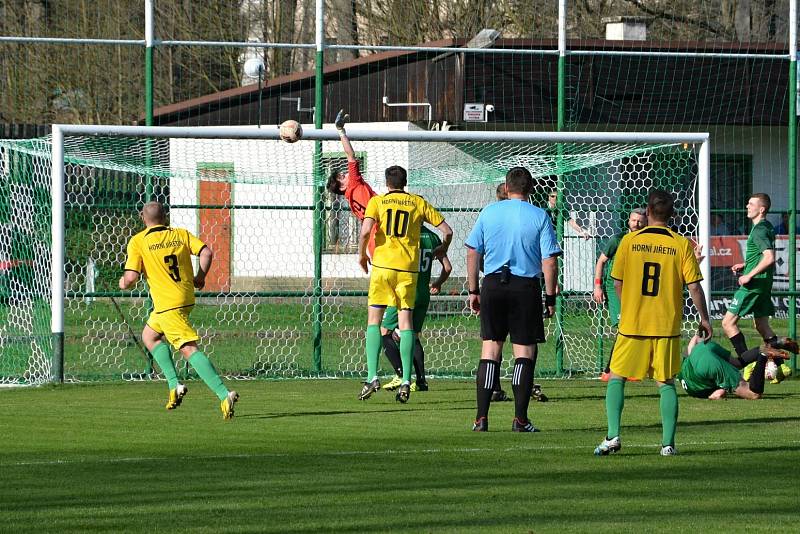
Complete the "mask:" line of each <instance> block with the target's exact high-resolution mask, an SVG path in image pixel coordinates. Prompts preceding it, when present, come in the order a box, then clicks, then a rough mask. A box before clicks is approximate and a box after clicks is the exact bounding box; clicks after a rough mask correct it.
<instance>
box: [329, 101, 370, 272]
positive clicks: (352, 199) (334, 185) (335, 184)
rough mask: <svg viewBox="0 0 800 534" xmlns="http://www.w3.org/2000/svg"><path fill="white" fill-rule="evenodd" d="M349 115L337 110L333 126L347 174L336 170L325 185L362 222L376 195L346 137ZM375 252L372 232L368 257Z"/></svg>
mask: <svg viewBox="0 0 800 534" xmlns="http://www.w3.org/2000/svg"><path fill="white" fill-rule="evenodd" d="M349 118H350V115H347V114H345V112H344V110H343V109H342V110H339V113H338V114H337V115H336V119H335V122H334V124H335V125H336V129H337V130H338V131H339V139H340V140H341V141H342V149H343V150H344V153H345V155H346V156H347V172H341V171H339V170H338V169H337V170H334V171H333V172H331V174H330V175H329V176H328V182H327V184H326V185H325V189H327V190H328V191H329V192H330V193H332V194H334V195H344V198H345V200H347V203H348V204H349V205H350V211H352V212H353V215H355V216H356V218H357V219H358V220H359V222H361V221H363V220H364V212H365V211H366V209H367V204H368V203H369V199H371V198H372V197H374V196H375V195H376V193H375V191H374V190H373V189H372V187H370V185H369V184H368V183H367V182H365V181H364V177H363V176H361V169H360V167H359V162H358V159H357V158H356V153H355V150H353V146H352V145H351V144H350V138H348V137H347V132H346V131H345V129H344V125H345V124H347V120H348V119H349ZM374 250H375V232H374V231H373V232H372V234H371V235H370V239H369V255H370V257H371V256H372V253H373V251H374Z"/></svg>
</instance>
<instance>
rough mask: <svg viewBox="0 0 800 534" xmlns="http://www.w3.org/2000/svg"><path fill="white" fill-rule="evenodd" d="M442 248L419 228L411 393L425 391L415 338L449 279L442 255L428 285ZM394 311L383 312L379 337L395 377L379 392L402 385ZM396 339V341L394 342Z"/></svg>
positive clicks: (422, 353)
mask: <svg viewBox="0 0 800 534" xmlns="http://www.w3.org/2000/svg"><path fill="white" fill-rule="evenodd" d="M441 244H442V240H441V239H439V236H438V235H436V233H435V232H432V231H430V230H429V229H428V228H426V227H425V226H423V227H422V229H421V231H420V236H419V276H418V278H417V296H416V297H415V299H414V313H413V319H412V322H413V325H414V374H415V375H416V377H417V380H416V381H415V382H414V383H413V384H411V391H428V381H427V380H426V379H425V349H423V347H422V343H421V342H420V339H419V335H420V333H421V332H422V327H423V325H424V324H425V318H426V316H427V314H428V306H429V305H430V303H431V295H438V294H439V291H440V290H441V287H442V284H444V283H445V281H446V280H447V279H448V278H449V277H450V273H451V272H452V271H453V266H452V265H451V264H450V259H449V258H448V257H447V255H446V254H445V255H444V256H442V257H441V258H438V260H439V263H441V265H442V271H441V273H440V274H439V277H438V278H437V279H436V280H434V281H433V282H431V271H432V269H433V251H434V250H436V248H437V247H438V246H439V245H441ZM398 324H399V323H398V321H397V308H396V307H394V306H390V307H388V308H386V313H385V314H384V316H383V323H382V324H381V336H382V340H383V351H384V353H385V354H386V358H387V359H388V360H389V363H390V364H391V365H392V369H394V371H395V373H396V375H397V376H395V377H394V378H393V379H392V381H391V382H389V383H388V384H386V385H385V386H383V389H386V390H389V391H394V390H395V389H397V388H398V387H399V386H400V385H401V384H402V383H403V380H402V368H403V364H402V360H401V358H400V347H399V346H398V342H399V341H400V338H399V335H397V334H396V333H395V329H396V328H397V327H398ZM395 337H396V338H395Z"/></svg>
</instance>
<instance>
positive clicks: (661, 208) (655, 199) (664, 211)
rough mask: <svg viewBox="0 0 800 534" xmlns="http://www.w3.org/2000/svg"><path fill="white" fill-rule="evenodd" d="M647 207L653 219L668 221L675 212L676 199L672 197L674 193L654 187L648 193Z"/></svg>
mask: <svg viewBox="0 0 800 534" xmlns="http://www.w3.org/2000/svg"><path fill="white" fill-rule="evenodd" d="M647 209H648V211H649V212H650V216H651V217H653V219H655V220H657V221H660V222H667V221H669V220H670V219H671V218H672V215H673V214H674V213H675V199H674V198H672V193H669V192H667V191H664V190H663V189H653V190H652V191H650V194H649V195H647Z"/></svg>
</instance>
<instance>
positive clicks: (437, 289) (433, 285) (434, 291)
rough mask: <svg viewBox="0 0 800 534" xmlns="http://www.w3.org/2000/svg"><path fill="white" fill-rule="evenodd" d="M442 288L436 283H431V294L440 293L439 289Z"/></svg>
mask: <svg viewBox="0 0 800 534" xmlns="http://www.w3.org/2000/svg"><path fill="white" fill-rule="evenodd" d="M441 290H442V287H441V286H437V285H436V284H431V295H438V294H439V291H441Z"/></svg>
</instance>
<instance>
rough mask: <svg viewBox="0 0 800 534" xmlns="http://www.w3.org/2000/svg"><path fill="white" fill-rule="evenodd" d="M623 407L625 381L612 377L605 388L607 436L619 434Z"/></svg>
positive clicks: (612, 436)
mask: <svg viewBox="0 0 800 534" xmlns="http://www.w3.org/2000/svg"><path fill="white" fill-rule="evenodd" d="M624 407H625V381H624V380H622V379H621V378H612V379H611V380H609V381H608V388H607V389H606V417H607V418H608V435H607V436H606V437H608V438H615V437H617V436H619V425H620V420H621V419H622V408H624Z"/></svg>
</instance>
